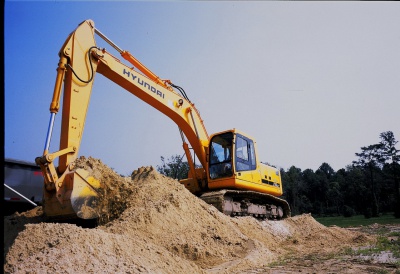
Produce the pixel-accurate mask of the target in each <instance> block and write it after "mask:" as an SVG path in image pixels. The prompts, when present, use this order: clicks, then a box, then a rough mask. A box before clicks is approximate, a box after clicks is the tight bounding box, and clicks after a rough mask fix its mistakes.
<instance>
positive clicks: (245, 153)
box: [235, 134, 256, 171]
mask: <svg viewBox="0 0 400 274" xmlns="http://www.w3.org/2000/svg"><path fill="white" fill-rule="evenodd" d="M235 153H236V171H245V170H254V169H256V157H255V150H254V143H253V141H252V140H250V139H248V138H246V137H244V136H241V135H239V134H237V135H236V151H235Z"/></svg>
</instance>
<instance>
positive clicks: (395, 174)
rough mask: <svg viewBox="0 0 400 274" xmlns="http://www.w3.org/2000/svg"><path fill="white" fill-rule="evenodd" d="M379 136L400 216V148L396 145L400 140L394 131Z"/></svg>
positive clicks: (397, 211) (397, 212)
mask: <svg viewBox="0 0 400 274" xmlns="http://www.w3.org/2000/svg"><path fill="white" fill-rule="evenodd" d="M379 137H380V138H381V141H380V145H381V146H382V156H383V158H384V160H385V162H386V164H387V166H388V168H384V171H385V170H387V172H385V173H389V174H390V175H389V177H391V179H392V181H393V193H394V199H395V202H394V211H395V212H394V213H395V217H396V218H400V179H399V176H400V165H399V162H400V150H398V149H396V147H395V146H396V144H397V143H398V141H396V139H395V137H394V134H393V132H392V131H386V132H382V133H381V134H380V135H379Z"/></svg>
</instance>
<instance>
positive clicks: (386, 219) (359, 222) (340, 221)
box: [315, 214, 400, 227]
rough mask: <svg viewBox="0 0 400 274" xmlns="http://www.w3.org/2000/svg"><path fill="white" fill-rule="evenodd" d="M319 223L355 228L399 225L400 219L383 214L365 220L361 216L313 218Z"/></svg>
mask: <svg viewBox="0 0 400 274" xmlns="http://www.w3.org/2000/svg"><path fill="white" fill-rule="evenodd" d="M315 220H317V221H318V222H319V223H321V224H323V225H325V226H332V225H336V226H339V227H357V226H366V225H372V224H400V218H397V219H396V218H395V217H394V216H393V214H385V215H382V216H380V217H374V218H369V219H366V218H365V217H364V216H363V215H356V216H353V217H343V216H339V217H321V218H318V217H315Z"/></svg>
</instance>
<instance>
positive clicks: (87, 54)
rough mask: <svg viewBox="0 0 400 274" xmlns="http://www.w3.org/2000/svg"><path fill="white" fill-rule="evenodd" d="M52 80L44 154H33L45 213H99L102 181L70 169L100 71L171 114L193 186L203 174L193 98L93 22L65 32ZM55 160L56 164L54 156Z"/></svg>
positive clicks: (203, 138) (204, 139)
mask: <svg viewBox="0 0 400 274" xmlns="http://www.w3.org/2000/svg"><path fill="white" fill-rule="evenodd" d="M95 34H97V35H98V36H100V37H101V38H102V39H104V40H105V41H106V42H107V43H108V44H110V45H111V46H112V47H113V48H115V49H116V50H117V51H118V52H119V53H120V54H121V56H122V57H123V58H124V59H125V60H127V61H128V62H129V63H130V65H132V66H127V65H125V64H124V63H123V62H122V61H121V60H119V59H118V58H117V57H115V56H113V55H112V54H110V53H109V52H107V51H106V50H105V49H99V48H98V47H97V46H96V40H95ZM59 57H60V61H59V63H58V68H57V77H56V83H55V87H54V92H53V98H52V101H51V104H50V122H49V127H48V132H47V136H46V142H45V147H44V152H43V155H42V156H40V157H37V158H36V163H37V164H38V165H39V166H40V168H41V170H42V173H43V176H44V180H45V191H44V192H45V193H44V209H45V213H46V214H47V215H48V216H49V217H55V218H64V217H66V216H72V217H73V216H74V215H77V216H78V217H80V218H83V219H93V218H97V217H98V213H97V211H96V208H95V206H96V204H97V199H98V196H99V189H101V187H102V185H101V182H99V181H98V180H96V178H94V177H92V176H91V175H90V174H88V172H87V171H85V170H82V169H75V167H74V166H73V162H74V160H75V159H76V158H77V157H78V152H79V148H80V143H81V140H82V136H83V130H84V126H85V120H86V114H87V110H88V106H89V102H90V96H91V92H92V86H93V81H94V78H95V76H96V74H97V73H100V74H102V75H103V76H105V77H106V78H108V79H110V80H111V81H113V82H114V83H116V84H117V85H119V86H121V87H122V88H124V89H125V90H127V91H128V92H130V93H131V94H133V95H135V96H136V97H138V98H140V99H141V100H142V101H144V102H146V103H147V104H149V105H151V106H153V107H154V108H156V109H157V110H159V111H160V112H162V113H163V114H164V115H166V116H168V117H169V118H170V119H172V120H173V121H174V122H175V123H176V124H177V125H178V127H179V130H180V131H181V136H182V141H183V147H184V149H185V153H186V156H187V158H188V162H189V166H190V172H189V177H190V178H191V180H192V181H193V182H195V184H197V188H199V187H201V185H202V181H205V180H206V175H205V174H206V169H207V168H208V167H207V162H206V154H207V148H208V143H209V136H208V134H207V131H206V129H205V127H204V124H203V121H202V119H201V117H200V115H199V112H198V111H197V109H196V108H195V106H194V104H193V103H191V102H190V101H189V99H188V98H187V96H186V94H185V93H184V92H183V94H179V93H178V92H176V91H175V90H174V88H173V87H175V88H177V89H178V90H180V88H179V87H177V86H175V85H173V84H172V83H171V81H169V80H161V79H160V78H159V77H158V76H157V75H155V74H154V73H153V72H151V71H150V70H149V69H147V68H146V67H145V66H144V65H143V64H141V63H140V62H139V61H138V60H137V59H136V58H134V57H133V56H132V55H131V54H130V53H129V52H128V51H124V50H121V49H120V48H119V47H118V46H116V45H115V44H114V43H113V42H111V40H109V39H108V38H107V37H106V36H105V35H103V34H102V33H101V32H100V31H99V30H97V29H95V27H94V22H93V21H91V20H86V21H84V22H82V23H81V24H80V25H79V26H78V27H77V28H76V29H75V30H74V31H73V32H72V33H71V34H70V35H69V36H68V38H67V40H66V41H65V43H64V45H63V46H62V48H61V50H60V52H59ZM61 98H63V104H62V119H61V135H60V136H61V137H60V148H59V151H56V152H54V153H50V152H49V147H50V141H51V136H52V132H53V127H54V121H55V115H56V114H57V113H58V111H59V109H60V100H61ZM185 136H186V138H187V140H188V142H189V143H190V146H191V147H192V149H193V151H194V153H195V155H196V157H197V158H198V159H199V161H200V163H201V164H202V168H201V169H200V170H199V169H196V168H195V165H194V162H193V159H192V157H191V154H190V151H189V145H188V144H187V143H186V140H185ZM57 158H59V160H58V166H57V167H56V166H55V160H56V159H57Z"/></svg>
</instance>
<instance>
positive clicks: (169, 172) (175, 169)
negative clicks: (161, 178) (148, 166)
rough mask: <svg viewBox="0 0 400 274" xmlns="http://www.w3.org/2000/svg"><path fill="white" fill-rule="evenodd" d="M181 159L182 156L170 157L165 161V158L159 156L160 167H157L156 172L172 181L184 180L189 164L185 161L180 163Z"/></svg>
mask: <svg viewBox="0 0 400 274" xmlns="http://www.w3.org/2000/svg"><path fill="white" fill-rule="evenodd" d="M182 158H183V156H180V155H172V156H171V157H170V158H168V159H167V160H165V158H164V157H163V156H161V165H160V166H158V165H157V171H158V172H159V173H161V174H163V175H165V176H168V177H171V178H173V179H177V180H181V179H186V178H187V177H188V173H189V164H188V162H187V161H182Z"/></svg>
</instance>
